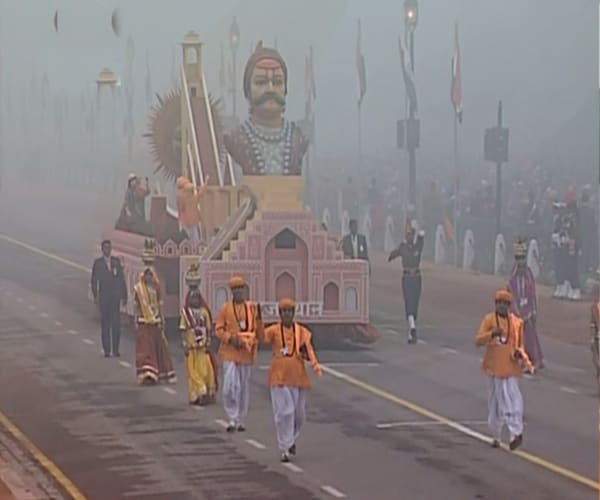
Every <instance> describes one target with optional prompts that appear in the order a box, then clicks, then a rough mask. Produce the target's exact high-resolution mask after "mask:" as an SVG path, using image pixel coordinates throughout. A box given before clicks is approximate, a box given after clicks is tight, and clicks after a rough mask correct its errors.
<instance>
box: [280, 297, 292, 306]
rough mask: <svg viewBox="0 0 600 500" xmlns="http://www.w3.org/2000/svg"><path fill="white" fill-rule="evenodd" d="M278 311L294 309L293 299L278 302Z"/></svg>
mask: <svg viewBox="0 0 600 500" xmlns="http://www.w3.org/2000/svg"><path fill="white" fill-rule="evenodd" d="M279 309H296V303H295V302H294V300H293V299H290V298H287V297H285V298H283V299H281V300H280V301H279Z"/></svg>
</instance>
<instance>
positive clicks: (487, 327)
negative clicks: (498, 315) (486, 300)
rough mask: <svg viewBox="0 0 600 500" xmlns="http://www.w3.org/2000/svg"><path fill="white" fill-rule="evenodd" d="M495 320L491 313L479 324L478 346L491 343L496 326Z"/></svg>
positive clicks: (476, 335)
mask: <svg viewBox="0 0 600 500" xmlns="http://www.w3.org/2000/svg"><path fill="white" fill-rule="evenodd" d="M495 326H496V325H495V324H494V321H493V319H492V316H491V315H490V314H486V315H485V316H484V318H483V320H482V321H481V325H479V330H477V333H476V334H475V345H476V346H477V347H481V346H484V345H486V344H489V342H490V340H492V330H493V329H494V328H495Z"/></svg>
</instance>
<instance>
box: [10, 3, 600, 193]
mask: <svg viewBox="0 0 600 500" xmlns="http://www.w3.org/2000/svg"><path fill="white" fill-rule="evenodd" d="M0 5H2V16H1V20H0V42H1V43H0V46H1V53H2V56H1V57H2V63H1V67H2V74H1V79H2V87H1V89H2V90H1V92H2V96H1V98H2V101H1V102H2V103H3V108H2V115H3V122H4V126H3V129H4V131H5V138H4V139H5V141H7V142H9V143H10V144H11V145H12V147H13V148H14V147H16V145H17V144H22V143H23V141H22V132H23V130H24V129H25V128H27V127H29V128H31V127H32V126H33V125H32V124H31V123H29V122H27V119H28V118H27V115H29V114H31V115H32V118H31V120H30V121H31V122H35V121H36V120H37V119H36V118H34V116H35V113H36V111H34V110H35V109H37V108H39V104H37V105H36V102H39V90H37V91H36V90H35V89H36V88H37V89H39V88H40V87H41V82H42V78H43V75H44V73H46V74H47V77H48V95H49V98H48V102H49V109H52V108H53V107H54V108H56V106H58V104H56V102H53V101H54V100H55V96H56V95H63V96H65V97H67V98H68V99H69V106H70V109H69V110H68V111H66V112H65V113H66V115H68V117H69V118H67V116H66V115H65V117H64V121H65V123H67V122H69V123H70V125H69V127H71V128H69V129H68V131H67V130H65V145H66V146H65V151H70V152H71V153H73V151H74V150H77V149H79V148H81V147H82V143H83V142H85V140H84V139H81V138H80V137H79V136H78V135H77V132H78V131H81V129H82V121H83V119H81V118H80V114H81V111H80V109H81V108H82V105H81V104H80V102H84V101H85V102H88V103H89V102H91V100H92V98H93V96H94V95H95V84H94V80H95V78H96V76H97V74H98V72H99V71H100V70H101V69H102V68H103V67H109V68H111V69H112V70H113V71H115V72H116V73H117V74H118V75H119V77H120V78H121V80H122V81H124V80H125V77H126V65H127V62H126V46H127V39H128V37H129V36H131V37H132V39H133V41H134V44H135V56H134V63H133V78H134V83H135V104H134V116H135V133H136V150H137V151H138V156H136V158H143V160H141V161H143V162H150V161H151V160H150V158H149V157H148V156H147V155H146V153H145V151H146V143H145V141H144V140H143V139H142V138H141V134H142V133H143V132H145V131H146V128H147V115H148V104H147V102H146V96H145V85H146V77H147V75H146V54H148V57H149V67H150V77H151V86H152V94H154V93H156V92H159V93H163V92H165V91H167V90H168V89H170V88H171V87H172V78H171V75H172V66H173V64H172V54H173V53H174V52H175V53H176V56H177V64H179V61H180V46H179V45H178V44H179V43H180V41H181V40H182V38H183V36H184V35H185V33H186V32H187V31H189V30H195V31H196V32H197V33H198V34H199V35H200V37H201V38H202V39H203V41H204V43H205V46H204V49H203V57H204V70H205V73H206V77H207V83H208V86H209V90H210V91H211V93H213V94H215V95H219V94H220V90H219V65H220V44H223V45H224V48H225V60H226V63H227V65H228V66H229V65H230V61H231V56H230V51H229V49H228V44H227V36H228V31H229V26H230V24H231V19H232V16H234V15H235V16H237V19H238V23H239V26H240V30H241V44H240V49H239V54H238V61H237V75H238V78H237V80H238V84H237V87H238V114H239V115H240V116H242V117H243V116H244V115H245V111H246V106H245V102H244V100H243V96H242V93H241V89H240V87H241V85H240V84H239V80H241V78H240V75H241V72H242V70H243V64H244V63H245V60H246V58H247V57H248V55H249V53H250V50H251V48H252V47H253V46H254V45H255V43H256V41H257V40H259V39H263V40H264V43H265V44H266V45H273V44H274V43H275V40H276V41H277V45H278V48H279V50H280V51H281V53H282V55H283V56H284V58H285V59H286V61H287V63H288V67H289V72H290V82H289V101H288V108H287V116H288V117H289V118H294V119H299V118H301V117H302V115H303V113H304V58H305V56H306V54H307V52H308V47H309V46H310V45H312V46H313V47H314V58H315V61H314V64H315V78H316V88H317V101H316V104H315V110H316V131H317V136H316V149H317V156H320V157H322V158H327V159H330V158H337V159H338V161H339V162H341V163H342V164H345V163H352V162H355V161H356V156H357V152H356V151H357V148H356V142H357V141H356V136H357V125H356V124H357V97H358V78H357V71H356V64H355V50H356V35H357V33H356V31H357V20H358V19H361V22H362V51H363V54H364V56H365V61H366V69H367V93H366V96H365V99H364V102H363V150H364V155H365V162H366V163H372V165H370V166H371V167H373V168H376V167H377V165H378V164H379V163H385V164H386V165H389V164H397V165H398V168H399V169H402V171H404V170H406V168H407V166H406V163H407V162H406V157H405V156H406V155H405V154H403V153H402V152H399V151H398V150H397V149H396V147H395V146H396V144H395V143H396V120H398V119H400V118H403V117H404V113H405V98H404V84H403V81H402V74H401V66H400V58H399V55H398V36H399V35H400V34H401V33H402V30H403V4H402V2H401V1H398V0H376V1H373V2H366V1H363V0H348V1H344V0H327V1H324V0H306V1H302V2H300V1H298V2H292V1H274V0H253V1H251V2H250V1H245V0H238V1H233V0H219V1H208V0H204V1H199V0H177V1H171V2H166V1H164V0H130V1H120V2H119V1H115V0H54V1H44V2H42V1H27V2H21V1H17V0H3V1H2V3H1V4H0ZM115 7H117V8H118V9H119V14H120V19H121V25H122V32H121V36H120V37H119V38H117V37H115V36H114V34H113V33H112V31H111V28H110V15H111V12H112V10H113V8H115ZM57 8H58V10H59V32H58V33H55V32H54V27H53V15H54V11H55V9H57ZM455 21H457V22H458V24H459V36H460V50H461V57H462V82H463V104H464V120H463V124H462V126H461V127H460V129H459V149H460V157H461V163H462V165H463V167H464V168H466V169H472V168H479V167H481V171H482V175H484V171H486V169H487V166H486V165H485V164H484V162H483V151H482V150H483V130H484V128H486V127H489V126H492V125H494V124H495V119H496V105H497V101H498V100H499V99H502V100H503V102H504V117H505V123H506V125H507V126H509V127H510V134H511V143H510V157H511V166H512V167H514V168H516V169H518V168H519V165H520V164H521V162H529V161H533V160H535V159H536V158H538V157H539V156H540V155H542V156H544V155H545V156H550V157H553V158H556V156H557V154H559V153H560V155H564V158H563V159H561V162H563V163H568V164H571V163H577V164H576V165H574V167H575V169H576V170H577V172H579V173H581V174H582V175H583V176H585V177H586V179H588V180H589V182H591V181H593V180H594V179H595V174H594V172H595V170H596V166H595V165H597V151H598V147H597V141H598V139H597V137H598V133H597V125H598V121H597V112H598V111H597V104H596V102H597V92H598V81H597V78H596V75H598V74H599V68H598V44H596V35H597V33H598V8H597V2H596V1H595V0H574V1H572V2H567V3H565V2H564V1H560V0H527V1H523V0H503V1H492V0H483V1H476V0H428V1H421V2H420V3H419V24H418V27H417V30H416V35H415V70H416V83H417V92H418V97H419V114H420V119H421V131H422V133H421V149H420V150H419V152H418V171H419V172H427V171H430V170H431V171H434V172H435V171H439V170H443V169H451V168H452V124H453V109H452V106H451V103H450V96H449V94H450V59H451V57H452V54H453V48H454V22H455ZM177 67H178V66H177ZM32 93H33V95H32ZM117 102H118V104H117V106H118V107H119V108H120V109H122V110H123V109H124V104H123V102H124V101H123V95H122V92H121V97H120V101H117ZM153 102H155V100H153ZM225 103H226V106H227V107H226V111H227V112H230V110H231V97H230V95H229V94H226V95H225ZM37 112H39V109H38V111H37ZM123 112H124V111H123ZM23 114H24V115H26V116H22V115H23ZM56 119H57V118H56V116H55V118H54V120H55V121H56ZM119 120H122V118H119ZM19 122H21V127H13V126H12V125H11V124H13V123H14V124H18V123H19ZM25 122H27V124H26V123H25ZM569 123H573V124H574V126H575V127H577V131H573V130H571V131H570V132H569V133H570V134H571V135H574V136H575V137H576V139H577V141H575V142H577V143H578V145H577V146H574V145H573V140H567V142H568V143H569V144H570V147H571V148H573V149H574V150H577V151H576V153H577V154H576V155H575V153H573V152H572V151H571V150H567V151H565V150H564V149H563V148H562V147H557V144H560V141H558V142H557V138H556V135H557V134H560V131H561V130H564V129H565V127H566V128H567V129H569V127H570V125H568V124H569ZM55 124H56V123H55ZM120 130H121V128H120V126H119V127H118V128H117V135H119V134H120V132H119V131H120ZM113 133H114V132H113ZM49 139H50V138H48V137H46V138H40V141H36V140H35V139H33V138H31V137H29V139H28V142H29V146H30V147H31V148H34V147H36V143H37V142H40V143H44V141H45V140H49ZM107 144H110V143H109V142H107ZM21 147H22V146H19V148H21ZM5 148H7V149H8V150H9V151H8V154H9V155H10V154H11V152H10V149H11V146H5ZM17 149H18V148H17ZM556 149H558V150H559V151H558V153H557V152H556ZM582 149H584V150H585V151H582ZM41 150H42V151H43V150H44V148H43V147H41ZM83 151H85V147H83ZM12 154H13V155H14V154H16V153H15V152H14V151H13V152H12ZM139 155H141V156H139ZM68 157H69V156H68V154H67V153H65V156H60V160H59V161H69V160H68ZM74 161H80V160H74ZM122 161H124V160H122ZM138 161H140V160H138ZM566 166H567V165H565V167H566ZM571 166H573V165H569V168H570V167H571ZM149 167H150V165H144V166H143V167H142V166H139V167H137V169H138V170H139V169H140V168H143V169H147V168H149ZM126 168H128V167H126ZM586 172H587V173H586Z"/></svg>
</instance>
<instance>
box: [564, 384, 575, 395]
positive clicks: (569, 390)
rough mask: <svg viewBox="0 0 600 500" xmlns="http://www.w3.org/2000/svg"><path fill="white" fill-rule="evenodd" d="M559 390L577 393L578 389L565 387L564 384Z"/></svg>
mask: <svg viewBox="0 0 600 500" xmlns="http://www.w3.org/2000/svg"><path fill="white" fill-rule="evenodd" d="M560 390H561V391H563V392H568V393H569V394H579V391H578V390H576V389H572V388H571V387H566V386H564V385H562V386H561V387H560Z"/></svg>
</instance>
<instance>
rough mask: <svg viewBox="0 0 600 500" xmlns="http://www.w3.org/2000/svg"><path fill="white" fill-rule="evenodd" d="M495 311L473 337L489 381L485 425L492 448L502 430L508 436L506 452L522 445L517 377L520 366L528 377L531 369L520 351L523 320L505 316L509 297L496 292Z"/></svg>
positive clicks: (484, 320) (529, 363)
mask: <svg viewBox="0 0 600 500" xmlns="http://www.w3.org/2000/svg"><path fill="white" fill-rule="evenodd" d="M495 302H496V309H495V311H494V312H492V313H488V314H486V315H485V317H484V318H483V321H482V322H481V326H480V327H479V331H478V332H477V334H476V335H475V344H476V345H477V346H478V347H481V346H485V355H484V358H483V362H482V365H481V368H482V370H483V372H484V373H485V374H486V375H487V376H488V377H489V386H488V387H489V390H488V425H489V426H490V430H491V431H492V435H493V440H492V446H493V447H494V448H498V447H499V446H500V438H501V434H502V429H503V427H504V426H505V425H506V426H507V427H508V430H509V432H510V445H509V447H510V449H511V450H515V449H516V448H518V447H519V446H520V445H521V443H522V442H523V396H522V395H521V391H520V389H519V383H518V377H520V376H521V375H522V373H523V369H522V368H521V366H520V364H519V363H520V362H521V363H523V365H524V367H525V368H526V369H527V371H529V372H530V373H533V372H534V370H535V369H534V367H533V364H532V363H531V361H530V360H529V357H528V356H527V353H526V352H525V349H524V348H523V320H521V319H520V318H519V317H518V316H516V315H514V314H512V313H511V312H509V308H510V305H511V303H512V295H511V293H510V292H509V291H508V290H504V289H502V290H498V291H497V292H496V296H495Z"/></svg>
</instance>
